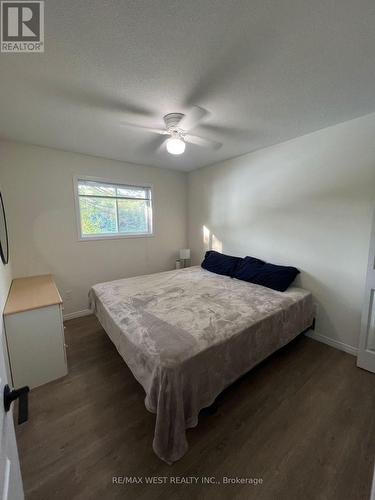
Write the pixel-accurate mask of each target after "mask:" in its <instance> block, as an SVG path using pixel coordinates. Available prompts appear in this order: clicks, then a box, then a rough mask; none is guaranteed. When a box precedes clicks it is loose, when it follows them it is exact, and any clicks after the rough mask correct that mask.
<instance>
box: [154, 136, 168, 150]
mask: <svg viewBox="0 0 375 500" xmlns="http://www.w3.org/2000/svg"><path fill="white" fill-rule="evenodd" d="M167 140H168V137H167V138H166V139H164V141H163V142H162V143H161V144H160V145H159V147H158V148H157V150H156V152H157V153H164V152H165V151H166V149H167Z"/></svg>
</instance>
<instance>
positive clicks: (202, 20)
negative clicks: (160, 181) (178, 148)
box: [0, 0, 375, 170]
mask: <svg viewBox="0 0 375 500" xmlns="http://www.w3.org/2000/svg"><path fill="white" fill-rule="evenodd" d="M45 4H46V14H45V18H46V23H45V48H46V50H45V53H44V54H0V137H2V138H8V139H13V140H18V141H24V142H28V143H33V144H39V145H45V146H50V147H55V148H61V149H66V150H70V151H77V152H81V153H87V154H92V155H97V156H104V157H108V158H114V159H119V160H126V161H130V162H135V163H142V164H147V165H154V166H162V167H170V168H176V169H181V170H191V169H194V168H197V167H201V166H203V165H207V164H211V163H214V162H216V161H219V160H223V159H227V158H230V157H233V156H238V155H240V154H243V153H246V152H249V151H252V150H255V149H258V148H261V147H264V146H267V145H271V144H274V143H277V142H281V141H284V140H287V139H290V138H293V137H296V136H299V135H302V134H305V133H308V132H311V131H314V130H317V129H320V128H323V127H326V126H328V125H333V124H335V123H338V122H342V121H345V120H348V119H351V118H354V117H357V116H360V115H363V114H367V113H370V112H372V111H374V110H375V84H374V82H375V57H374V49H375V3H374V1H373V0H313V1H312V0H283V1H280V0H188V1H186V0H127V1H120V0H111V1H109V0H106V1H103V0H74V1H73V0H64V1H62V0H48V1H46V2H45ZM194 104H195V105H199V106H201V107H203V108H205V109H207V110H208V111H209V112H210V113H211V114H210V116H209V118H208V119H207V120H206V122H205V124H204V125H202V126H201V127H200V128H198V129H195V133H197V134H201V135H205V136H207V137H210V138H212V139H215V140H218V141H221V142H223V144H224V145H223V147H222V148H221V149H220V150H218V151H210V150H206V149H202V148H199V147H197V146H193V145H188V146H187V149H186V153H185V154H184V155H182V156H180V157H173V156H171V155H168V154H167V153H166V152H165V151H157V148H158V146H159V144H160V141H162V140H163V138H162V137H161V136H155V135H153V134H151V133H149V132H147V131H143V130H140V129H131V128H128V127H125V126H123V125H122V124H121V121H133V122H136V123H138V124H140V125H150V126H154V127H155V126H162V125H163V121H162V117H163V115H164V114H166V113H170V112H182V113H184V112H187V111H188V110H189V107H190V106H191V105H194Z"/></svg>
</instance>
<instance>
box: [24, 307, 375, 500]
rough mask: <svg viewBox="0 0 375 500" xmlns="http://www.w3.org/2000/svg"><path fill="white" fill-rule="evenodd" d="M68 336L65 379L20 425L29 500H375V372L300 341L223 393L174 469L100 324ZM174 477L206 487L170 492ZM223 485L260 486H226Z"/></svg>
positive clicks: (34, 395) (86, 321)
mask: <svg viewBox="0 0 375 500" xmlns="http://www.w3.org/2000/svg"><path fill="white" fill-rule="evenodd" d="M66 327H67V328H66V340H67V343H68V345H69V348H68V362H69V375H68V376H67V377H65V378H63V379H61V380H59V381H56V382H52V383H50V384H47V385H45V386H43V387H40V388H38V389H35V390H33V391H32V392H31V393H30V408H29V411H30V420H29V422H27V423H26V424H24V425H22V426H18V427H17V439H18V444H19V452H20V460H21V467H22V474H23V480H24V487H25V493H26V498H27V499H35V500H54V499H63V500H74V499H88V500H95V499H105V500H110V499H116V498H126V499H143V498H145V499H153V500H154V499H163V500H164V499H174V498H176V499H177V498H178V499H185V498H186V499H191V498H194V499H195V498H198V499H200V498H202V499H210V498H212V499H226V498H228V499H232V498H240V499H241V498H244V499H250V500H251V499H255V498H256V499H257V500H264V499H267V500H274V499H278V500H284V499H285V500H294V499H295V500H309V499H311V500H318V499H319V500H323V499H327V500H335V499H337V500H362V499H363V500H368V498H369V494H370V487H371V484H370V483H371V477H372V467H373V459H374V456H375V417H374V416H375V375H373V374H370V373H368V372H366V371H362V370H360V369H358V368H356V366H355V358H354V357H353V356H350V355H348V354H344V353H342V352H340V351H337V350H335V349H332V348H330V347H328V346H326V345H323V344H321V343H318V342H315V341H314V340H311V339H308V338H306V337H304V336H300V337H299V338H297V339H296V340H295V341H294V342H292V343H291V344H290V345H288V346H287V347H286V348H284V349H282V350H281V351H279V352H278V353H276V354H275V355H273V356H272V357H271V358H269V359H268V360H266V361H265V362H263V363H262V364H261V365H260V366H258V367H257V368H255V369H254V370H252V371H251V372H250V373H249V374H247V375H246V376H245V377H243V378H242V379H241V380H240V381H238V382H237V383H236V384H235V385H233V386H232V387H230V388H229V389H228V390H226V391H225V392H224V393H223V394H222V395H221V396H220V397H219V409H218V411H217V412H216V414H214V415H209V414H207V412H206V413H204V414H201V416H200V419H199V425H198V427H197V428H195V429H191V430H189V431H188V440H189V444H190V450H189V451H188V453H187V455H185V457H183V458H182V459H181V460H180V461H179V462H177V463H176V464H174V465H173V466H168V465H166V464H165V463H163V462H162V461H160V460H159V459H158V458H157V457H156V456H155V455H154V453H153V451H152V447H151V445H152V436H153V428H154V419H155V417H154V415H152V414H150V413H148V412H147V410H146V409H145V407H144V403H143V399H144V393H143V389H142V388H141V386H140V385H139V384H138V383H137V382H136V381H135V379H134V377H133V376H132V374H131V373H130V371H129V369H128V368H127V367H126V365H125V363H124V362H123V360H122V358H121V357H120V356H119V355H118V354H117V351H116V349H115V348H114V346H113V345H112V343H111V342H110V340H109V339H108V337H107V336H106V334H105V333H104V331H103V330H102V328H101V327H100V325H99V324H98V322H97V320H96V319H95V318H94V317H93V316H88V317H85V318H79V319H74V320H71V321H68V322H67V323H66ZM114 476H121V477H122V478H124V477H125V476H127V477H133V476H136V477H142V480H143V483H142V484H122V485H119V484H113V479H112V478H113V477H114ZM145 476H165V477H166V479H165V481H166V484H161V485H155V486H152V485H149V484H145V479H144V478H145ZM177 476H179V477H180V476H181V477H184V478H187V477H193V478H194V477H197V478H198V484H196V485H188V484H184V483H183V484H171V482H172V481H173V480H174V478H175V477H177ZM224 476H225V477H232V478H236V477H238V478H261V479H262V480H263V483H262V484H258V485H257V486H254V485H249V484H247V485H225V484H223V477H224ZM202 477H209V478H215V479H214V480H215V481H217V482H221V484H208V485H202V484H201V480H202ZM211 480H212V479H211ZM191 481H195V479H192V480H191Z"/></svg>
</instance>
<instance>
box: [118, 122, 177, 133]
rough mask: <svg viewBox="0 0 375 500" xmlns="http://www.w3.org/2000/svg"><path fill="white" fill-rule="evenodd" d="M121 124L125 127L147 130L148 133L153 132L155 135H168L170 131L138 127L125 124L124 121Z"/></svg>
mask: <svg viewBox="0 0 375 500" xmlns="http://www.w3.org/2000/svg"><path fill="white" fill-rule="evenodd" d="M120 123H121V125H123V126H124V127H131V128H140V129H143V130H147V131H148V132H153V133H154V134H160V135H168V131H167V130H165V129H164V128H153V127H145V126H144V125H138V124H137V123H131V122H124V121H121V122H120Z"/></svg>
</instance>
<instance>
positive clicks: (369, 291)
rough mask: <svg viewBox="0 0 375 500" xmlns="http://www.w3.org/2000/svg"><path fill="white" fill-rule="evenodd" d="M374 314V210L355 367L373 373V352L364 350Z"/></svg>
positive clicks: (374, 366) (374, 319) (374, 361)
mask: <svg viewBox="0 0 375 500" xmlns="http://www.w3.org/2000/svg"><path fill="white" fill-rule="evenodd" d="M372 311H374V314H375V210H374V212H373V217H372V229H371V236H370V247H369V255H368V263H367V273H366V286H365V296H364V304H363V309H362V316H361V333H360V338H359V346H358V356H357V366H359V367H360V368H364V369H365V370H369V371H372V372H375V350H374V351H370V350H368V349H366V346H367V341H368V338H369V334H370V323H371V320H373V321H375V318H372V314H371V312H372Z"/></svg>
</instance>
